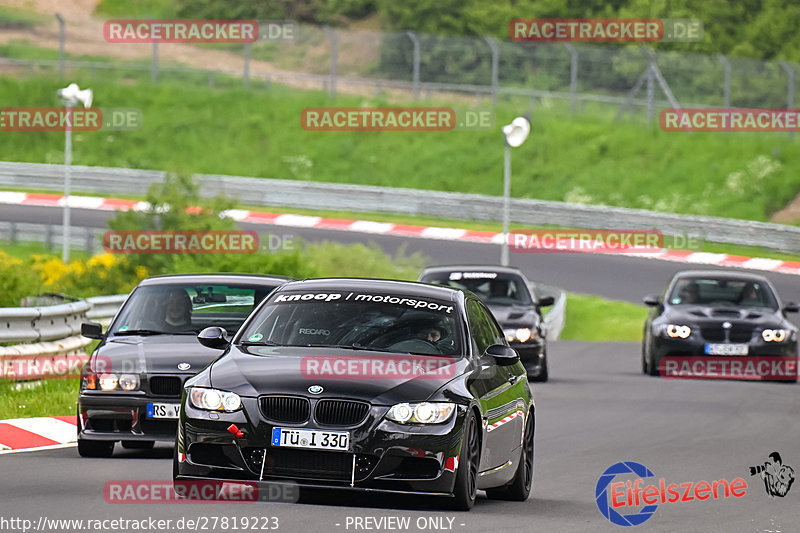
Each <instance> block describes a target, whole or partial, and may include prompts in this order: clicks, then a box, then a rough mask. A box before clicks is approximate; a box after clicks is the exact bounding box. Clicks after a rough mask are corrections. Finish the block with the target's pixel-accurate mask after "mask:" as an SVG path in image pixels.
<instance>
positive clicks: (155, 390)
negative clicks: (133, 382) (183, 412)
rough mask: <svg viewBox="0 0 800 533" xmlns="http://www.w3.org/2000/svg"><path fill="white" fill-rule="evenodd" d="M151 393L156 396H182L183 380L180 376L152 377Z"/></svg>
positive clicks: (150, 380) (150, 381)
mask: <svg viewBox="0 0 800 533" xmlns="http://www.w3.org/2000/svg"><path fill="white" fill-rule="evenodd" d="M149 383H150V393H151V394H153V395H155V396H180V395H181V385H182V381H181V378H179V377H178V376H152V377H151V378H150V379H149Z"/></svg>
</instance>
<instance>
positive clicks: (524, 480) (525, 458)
mask: <svg viewBox="0 0 800 533" xmlns="http://www.w3.org/2000/svg"><path fill="white" fill-rule="evenodd" d="M533 430H534V427H533V421H532V420H531V415H530V414H529V415H528V420H527V421H526V422H525V438H524V439H523V441H522V452H521V454H520V460H519V465H517V472H516V474H514V479H512V480H511V483H509V484H508V485H505V486H503V487H498V488H496V489H487V490H486V496H488V497H489V498H490V499H492V500H508V501H514V502H524V501H525V500H527V499H528V496H530V493H531V488H532V487H533Z"/></svg>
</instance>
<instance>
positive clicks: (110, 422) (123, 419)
mask: <svg viewBox="0 0 800 533" xmlns="http://www.w3.org/2000/svg"><path fill="white" fill-rule="evenodd" d="M150 402H158V403H173V404H179V403H180V399H179V398H175V397H151V396H145V395H143V394H141V393H140V394H138V395H137V394H122V393H119V394H118V393H96V394H88V393H85V392H82V393H81V394H80V396H79V397H78V424H79V426H78V435H79V437H80V438H81V439H84V440H105V441H108V440H114V441H117V440H128V441H137V440H138V441H160V442H175V432H176V430H177V427H178V423H177V420H174V419H153V418H148V417H147V404H148V403H150Z"/></svg>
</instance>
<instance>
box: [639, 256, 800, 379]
mask: <svg viewBox="0 0 800 533" xmlns="http://www.w3.org/2000/svg"><path fill="white" fill-rule="evenodd" d="M643 300H644V303H645V304H646V305H648V306H650V307H651V310H650V314H649V316H648V317H647V320H646V322H645V326H644V337H643V340H642V372H643V373H645V374H650V375H651V376H657V375H659V364H660V363H661V361H662V359H663V358H665V357H669V356H726V357H732V358H733V357H743V358H744V357H748V356H783V357H787V358H796V357H797V327H796V326H795V325H794V324H792V323H791V322H790V321H789V320H787V318H786V316H785V313H787V312H797V311H798V309H799V308H798V305H797V304H796V303H792V302H789V303H785V304H784V303H782V302H781V300H780V298H779V297H778V295H777V293H776V291H775V288H774V287H773V286H772V284H771V283H770V282H769V280H767V278H765V277H763V276H759V275H756V274H750V273H744V272H733V271H721V270H714V271H702V270H688V271H684V272H679V273H677V274H675V276H674V277H673V278H672V279H671V280H670V282H669V283H668V285H667V288H666V290H665V291H664V293H663V295H661V296H657V295H652V296H646V297H645V298H644V299H643Z"/></svg>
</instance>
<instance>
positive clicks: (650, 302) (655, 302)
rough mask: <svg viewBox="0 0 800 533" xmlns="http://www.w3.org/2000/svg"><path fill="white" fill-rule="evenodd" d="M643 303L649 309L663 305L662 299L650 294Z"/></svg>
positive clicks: (643, 299)
mask: <svg viewBox="0 0 800 533" xmlns="http://www.w3.org/2000/svg"><path fill="white" fill-rule="evenodd" d="M642 301H643V302H644V305H647V306H649V307H658V306H659V305H661V298H659V297H658V296H656V295H655V294H649V295H647V296H645V297H644V298H642Z"/></svg>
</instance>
